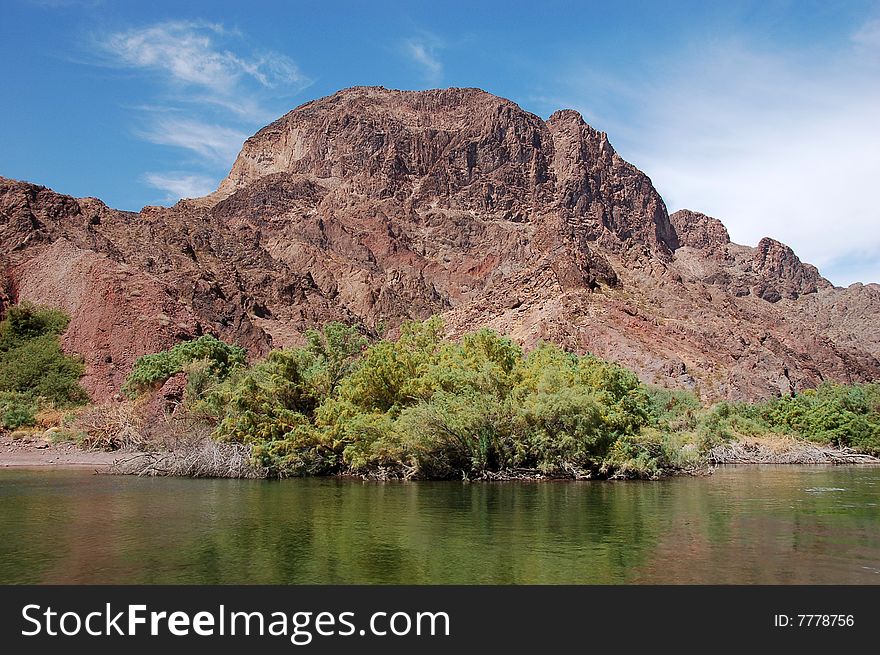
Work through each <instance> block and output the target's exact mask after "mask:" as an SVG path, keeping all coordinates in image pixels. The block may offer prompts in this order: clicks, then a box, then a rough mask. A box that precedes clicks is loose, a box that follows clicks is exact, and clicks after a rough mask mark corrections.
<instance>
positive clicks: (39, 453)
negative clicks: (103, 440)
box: [0, 436, 119, 469]
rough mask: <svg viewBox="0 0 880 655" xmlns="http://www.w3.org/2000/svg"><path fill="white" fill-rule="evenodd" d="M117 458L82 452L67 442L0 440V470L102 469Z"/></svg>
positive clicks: (100, 453)
mask: <svg viewBox="0 0 880 655" xmlns="http://www.w3.org/2000/svg"><path fill="white" fill-rule="evenodd" d="M118 458H119V455H118V453H108V452H104V451H100V450H82V449H80V448H79V447H77V446H76V444H73V443H70V442H62V443H56V444H53V443H49V442H48V441H45V440H44V439H42V438H40V437H37V438H32V439H15V440H13V439H10V438H9V437H8V436H3V437H0V468H9V467H22V468H42V467H64V468H70V467H88V468H95V469H103V468H107V467H109V466H110V465H111V464H113V462H115V461H116V460H117V459H118Z"/></svg>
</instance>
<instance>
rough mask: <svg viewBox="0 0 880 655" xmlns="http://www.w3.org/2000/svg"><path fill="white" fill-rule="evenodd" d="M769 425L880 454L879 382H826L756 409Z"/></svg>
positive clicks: (807, 437)
mask: <svg viewBox="0 0 880 655" xmlns="http://www.w3.org/2000/svg"><path fill="white" fill-rule="evenodd" d="M753 411H754V412H755V413H757V414H758V415H759V416H760V418H761V420H763V421H764V422H765V423H766V424H767V425H768V426H770V428H772V429H774V430H778V431H789V432H795V433H797V434H799V435H800V436H802V437H804V438H805V439H809V440H810V441H815V442H817V443H822V444H833V445H836V446H839V447H851V448H855V449H858V450H861V451H864V452H868V453H880V385H878V384H855V385H842V384H836V383H832V382H825V383H823V384H821V385H820V386H819V387H818V388H817V389H814V390H813V389H810V390H806V391H803V392H801V393H798V394H796V395H795V396H791V397H788V396H787V397H784V398H778V399H775V400H772V401H769V402H766V403H763V404H761V405H758V406H757V407H755V408H754V410H753Z"/></svg>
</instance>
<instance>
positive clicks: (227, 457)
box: [110, 436, 267, 479]
mask: <svg viewBox="0 0 880 655" xmlns="http://www.w3.org/2000/svg"><path fill="white" fill-rule="evenodd" d="M110 472H111V473H115V474H120V475H139V476H144V475H146V476H168V475H174V476H185V477H190V478H251V479H253V478H265V477H266V475H267V471H266V469H264V468H260V467H256V466H254V465H253V463H252V458H251V449H250V447H248V446H245V445H243V444H234V443H227V442H223V441H217V440H216V439H212V438H211V437H210V436H202V437H201V438H198V439H194V440H190V441H188V442H181V443H179V444H178V445H177V447H176V448H174V449H173V450H168V451H154V452H140V453H134V454H132V455H131V456H130V457H125V458H122V459H120V460H119V461H117V462H116V463H115V464H114V465H113V467H112V468H111V471H110Z"/></svg>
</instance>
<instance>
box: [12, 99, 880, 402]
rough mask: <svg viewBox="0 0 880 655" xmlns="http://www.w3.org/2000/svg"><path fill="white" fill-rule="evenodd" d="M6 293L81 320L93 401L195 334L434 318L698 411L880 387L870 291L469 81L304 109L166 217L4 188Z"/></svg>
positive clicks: (588, 133) (876, 290) (256, 337)
mask: <svg viewBox="0 0 880 655" xmlns="http://www.w3.org/2000/svg"><path fill="white" fill-rule="evenodd" d="M19 300H31V301H34V302H37V303H46V304H50V305H54V306H58V307H62V308H64V309H65V310H66V311H68V312H69V313H70V314H71V316H72V321H71V324H70V328H69V330H68V332H67V333H66V334H65V337H64V346H65V348H66V349H67V350H68V351H71V352H78V353H81V354H82V355H83V356H84V357H85V359H86V364H87V374H86V378H85V380H84V385H85V386H86V387H87V389H88V390H89V391H90V392H91V394H92V396H93V397H94V398H95V399H96V400H100V399H104V398H108V397H111V396H112V395H113V394H115V393H117V392H118V390H119V387H120V385H121V383H122V381H123V379H124V378H125V376H126V375H127V373H128V372H129V370H130V367H131V365H132V363H133V362H134V359H135V358H136V357H137V356H139V355H141V354H144V353H147V352H154V351H157V350H161V349H163V348H167V347H169V346H171V345H173V344H174V343H176V342H177V341H179V340H181V339H185V338H190V337H194V336H197V335H199V334H204V333H211V334H215V335H217V336H219V337H221V338H223V339H226V340H229V341H235V342H237V343H240V344H242V345H244V346H246V347H247V348H248V349H249V351H250V352H251V353H252V354H253V355H254V356H258V355H260V354H263V353H265V352H266V351H267V350H268V349H269V348H271V347H282V346H287V345H295V344H297V343H299V342H300V341H301V337H302V333H303V331H304V330H306V329H308V328H310V327H313V326H316V325H320V324H322V323H324V322H327V321H330V320H342V321H347V322H357V323H361V324H363V325H364V326H365V328H366V329H367V330H372V331H381V330H382V329H384V328H385V327H386V326H387V327H388V328H390V329H391V330H393V329H394V327H395V326H397V325H398V324H399V323H400V322H402V321H404V320H407V319H423V318H427V317H429V316H431V315H433V314H440V315H442V316H443V318H444V319H445V322H446V325H447V329H448V331H449V332H450V333H451V334H452V335H455V334H460V333H461V332H464V331H466V330H472V329H475V328H478V327H482V326H487V327H491V328H494V329H497V330H500V331H503V332H505V333H508V334H510V335H512V336H513V337H515V338H516V339H518V340H520V341H521V342H523V343H524V344H525V345H526V346H533V345H535V344H536V343H538V342H539V341H541V340H546V341H553V342H557V343H560V344H562V345H564V346H566V347H568V348H571V349H573V350H576V351H578V352H587V351H590V352H593V353H596V354H597V355H600V356H602V357H605V358H609V359H613V360H617V361H619V362H621V363H622V364H624V365H626V366H628V367H631V368H632V369H634V370H635V371H636V372H637V373H638V374H639V375H640V376H641V377H642V378H643V379H644V380H645V381H646V382H649V383H656V384H662V385H666V386H671V387H687V388H695V389H698V390H699V392H700V393H701V394H702V395H703V396H704V397H706V398H709V399H717V398H728V399H744V398H749V399H752V398H761V397H767V396H772V395H777V394H785V393H791V392H793V391H796V390H800V389H804V388H808V387H812V386H815V385H816V384H818V383H819V382H821V381H822V380H827V379H830V380H838V381H843V382H857V381H866V380H876V379H878V378H880V361H878V358H880V331H878V330H877V329H876V327H877V326H878V325H880V286H878V285H876V284H868V285H853V286H851V287H849V288H846V289H842V288H835V287H834V286H833V285H831V284H830V283H829V282H828V281H827V280H825V279H824V278H822V277H821V276H820V274H819V272H818V271H817V269H816V268H815V267H814V266H811V265H809V264H805V263H803V262H801V261H800V260H799V259H798V257H797V256H796V255H795V253H794V252H792V250H791V249H790V248H789V247H787V246H785V245H784V244H782V243H779V242H778V241H775V240H773V239H771V238H765V239H762V240H761V242H760V243H758V244H757V246H756V247H748V246H741V245H737V244H734V243H731V241H730V238H729V236H728V233H727V230H726V229H725V227H724V225H723V224H722V223H721V222H720V221H718V220H717V219H715V218H711V217H709V216H705V215H704V214H700V213H698V212H694V211H689V210H681V211H678V212H675V213H674V214H672V215H669V214H668V212H667V209H666V206H665V204H664V202H663V199H662V198H661V197H660V195H659V194H658V193H657V191H656V190H655V189H654V187H653V185H652V184H651V180H650V179H649V178H648V177H647V176H646V175H645V174H644V173H642V172H641V171H639V170H638V169H637V168H635V167H634V166H633V165H631V164H629V163H627V162H626V161H624V160H623V159H622V158H621V157H620V156H619V155H618V154H617V153H616V152H615V150H614V148H613V147H612V146H611V144H610V143H609V141H608V137H607V135H606V134H605V133H604V132H599V131H597V130H595V129H593V128H592V127H590V126H589V125H587V124H586V123H585V122H584V120H583V119H582V118H581V116H580V115H579V114H578V113H577V112H574V111H571V110H563V111H558V112H556V113H554V114H553V115H552V116H551V117H550V118H549V119H548V120H546V121H545V120H542V119H541V118H539V117H538V116H535V115H533V114H531V113H529V112H526V111H524V110H523V109H521V108H520V107H518V106H517V105H516V104H514V103H513V102H511V101H509V100H505V99H503V98H499V97H497V96H494V95H491V94H489V93H487V92H485V91H481V90H479V89H445V90H433V91H420V92H409V91H392V90H388V89H384V88H381V87H358V88H352V89H347V90H344V91H340V92H339V93H336V94H335V95H332V96H329V97H326V98H321V99H319V100H315V101H313V102H309V103H307V104H304V105H302V106H300V107H298V108H296V109H294V110H293V111H291V112H290V113H288V114H287V115H285V116H283V117H282V118H280V119H278V120H277V121H275V122H274V123H272V124H270V125H268V126H266V127H265V128H263V129H262V130H260V131H259V132H257V133H256V134H255V135H254V136H252V137H251V138H249V139H248V140H247V141H246V142H245V143H244V146H243V148H242V150H241V153H240V154H239V156H238V158H237V160H236V161H235V164H234V165H233V167H232V170H231V171H230V173H229V175H228V177H227V178H226V179H224V180H223V181H222V182H221V184H220V186H219V188H218V190H217V191H216V192H214V193H212V194H210V195H208V196H206V197H203V198H196V199H187V200H181V201H180V202H178V203H177V204H176V205H175V206H173V207H170V208H163V207H145V208H144V209H142V210H141V211H140V212H139V213H132V212H124V211H117V210H114V209H110V208H108V207H107V206H105V205H104V204H103V203H102V202H101V201H99V200H97V199H95V198H80V199H76V198H72V197H69V196H63V195H60V194H57V193H55V192H53V191H51V190H49V189H47V188H45V187H41V186H37V185H34V184H30V183H27V182H19V181H14V180H9V179H5V178H0V314H2V313H3V311H4V310H5V307H7V306H8V305H9V304H10V303H14V302H17V301H19Z"/></svg>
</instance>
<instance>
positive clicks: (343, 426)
mask: <svg viewBox="0 0 880 655" xmlns="http://www.w3.org/2000/svg"><path fill="white" fill-rule="evenodd" d="M442 333H443V325H442V323H441V321H440V320H439V319H437V318H433V319H430V320H428V321H424V322H413V323H407V324H405V325H403V326H401V328H400V336H399V338H397V339H396V340H388V339H383V340H380V341H378V342H376V343H373V344H371V345H369V346H367V342H366V339H364V337H363V336H362V335H361V334H360V333H359V332H358V331H357V330H356V329H355V328H352V327H347V326H345V325H342V324H340V323H331V324H329V325H327V326H326V327H325V328H324V329H323V330H321V331H310V332H308V333H307V334H306V344H305V345H304V346H303V347H300V348H294V349H287V350H279V351H274V352H272V353H270V354H269V356H268V357H267V358H266V359H264V360H262V361H260V362H257V363H255V364H254V365H252V366H251V367H247V368H246V367H244V366H243V365H240V364H241V362H243V353H242V354H241V358H240V359H238V358H235V357H233V356H227V357H226V359H224V360H223V363H222V366H217V365H215V364H214V363H212V360H211V359H210V358H209V357H205V356H204V355H205V352H204V349H203V348H202V347H201V346H200V347H199V348H194V347H193V346H192V345H191V344H192V343H195V342H191V344H181V345H180V346H178V347H176V348H177V350H175V349H172V350H171V351H169V352H168V353H160V355H158V356H147V357H144V358H141V359H140V360H138V364H136V367H135V368H136V371H135V373H137V375H135V373H133V374H132V377H131V378H130V381H131V384H134V381H137V383H138V384H139V385H141V386H144V385H150V384H154V383H155V382H156V381H160V380H163V379H165V378H167V376H168V375H169V374H170V373H171V372H176V371H179V370H186V371H187V373H188V387H187V401H188V404H189V407H190V409H191V410H193V411H194V412H195V413H196V414H198V415H200V416H202V417H203V418H207V419H208V420H210V421H212V422H213V423H214V425H215V430H214V436H215V437H216V438H219V439H224V440H228V441H232V442H238V443H245V444H249V445H251V446H252V448H253V453H254V457H255V459H256V460H257V461H256V462H255V464H257V465H259V466H261V467H266V468H267V469H268V470H269V471H270V472H271V473H272V474H274V475H279V476H288V475H315V474H331V473H355V474H364V475H384V476H387V475H390V476H403V477H409V476H413V475H416V476H421V477H430V478H449V477H481V476H490V475H492V474H494V473H496V472H503V471H512V470H521V469H526V470H529V471H540V472H543V473H545V474H548V475H572V476H579V477H580V476H600V477H608V476H614V477H655V476H658V475H661V474H662V473H663V472H665V471H670V470H677V469H692V468H695V467H697V466H699V465H700V464H701V462H703V461H704V458H705V456H706V454H707V453H708V452H709V450H710V449H711V448H713V447H714V446H716V445H719V444H723V443H725V442H727V441H729V440H731V439H734V438H737V437H740V436H746V435H751V436H758V435H762V434H765V433H769V432H772V431H773V430H780V431H783V430H784V431H787V432H791V431H796V432H798V433H800V434H802V435H803V436H804V437H806V438H809V439H814V440H817V441H821V442H823V443H831V442H833V443H836V444H841V445H850V446H852V447H856V448H860V449H865V450H869V451H870V450H871V449H872V448H874V449H876V444H877V441H878V438H877V425H878V420H877V415H878V406H880V402H878V399H880V393H878V391H877V386H876V385H862V386H856V387H835V386H823V387H821V388H820V389H819V390H817V391H815V392H805V393H803V394H801V395H799V396H798V397H796V398H793V399H780V400H775V401H772V402H769V403H764V404H761V405H736V404H729V403H718V404H716V405H714V406H711V407H708V408H707V407H704V406H703V405H701V403H700V402H699V400H698V399H697V397H696V396H695V395H694V394H692V393H688V392H684V391H668V390H663V389H655V388H648V387H646V386H645V385H643V384H642V383H641V382H640V381H639V380H638V378H637V377H636V375H635V374H634V373H632V372H631V371H628V370H627V369H624V368H623V367H621V366H618V365H616V364H613V363H610V362H606V361H603V360H601V359H599V358H597V357H594V356H591V355H586V356H578V355H575V354H573V353H570V352H566V351H565V350H563V349H562V348H560V347H558V346H554V345H551V344H541V345H539V346H538V347H537V348H534V349H533V350H531V351H529V352H528V353H526V352H524V351H523V349H522V348H521V347H520V346H518V345H517V344H516V343H514V342H513V341H512V340H510V339H508V338H506V337H503V336H500V335H498V334H496V333H495V332H492V331H491V330H479V331H477V332H473V333H469V334H466V335H464V336H463V337H462V338H461V340H460V341H452V340H449V339H445V338H443V336H442ZM202 339H203V340H204V339H206V338H204V337H203V338H202ZM218 344H219V345H218ZM211 347H212V348H215V349H218V350H217V351H219V352H224V353H225V352H227V350H226V349H229V348H231V347H229V346H226V345H225V344H222V342H217V341H216V340H214V342H211ZM212 352H216V351H212ZM187 361H189V362H190V363H189V364H185V362H187ZM221 369H222V370H223V371H224V373H223V374H222V375H221V374H218V373H217V370H221ZM872 444H873V445H872Z"/></svg>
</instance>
